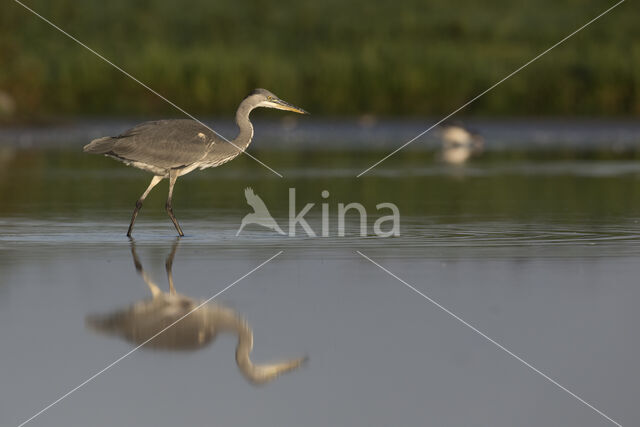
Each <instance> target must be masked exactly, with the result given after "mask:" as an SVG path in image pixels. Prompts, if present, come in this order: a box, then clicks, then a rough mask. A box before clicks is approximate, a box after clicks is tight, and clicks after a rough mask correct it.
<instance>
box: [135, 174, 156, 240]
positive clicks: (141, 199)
mask: <svg viewBox="0 0 640 427" xmlns="http://www.w3.org/2000/svg"><path fill="white" fill-rule="evenodd" d="M162 178H163V177H162V176H160V175H156V176H154V177H153V178H151V183H150V184H149V186H148V187H147V189H146V190H145V191H144V193H142V196H140V198H139V199H138V201H136V207H135V209H134V210H133V215H132V216H131V224H129V231H127V236H128V237H131V232H132V231H133V223H134V222H136V217H137V216H138V212H139V211H140V209H141V208H142V202H144V199H146V198H147V196H148V195H149V193H150V192H151V190H152V189H153V187H155V186H156V185H158V183H159V182H160V181H162Z"/></svg>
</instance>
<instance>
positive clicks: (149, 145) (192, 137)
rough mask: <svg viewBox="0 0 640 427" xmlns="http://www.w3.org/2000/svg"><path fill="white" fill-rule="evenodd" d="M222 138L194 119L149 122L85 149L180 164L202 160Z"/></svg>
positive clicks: (166, 164) (164, 164)
mask: <svg viewBox="0 0 640 427" xmlns="http://www.w3.org/2000/svg"><path fill="white" fill-rule="evenodd" d="M212 142H213V143H220V142H222V140H221V139H220V138H219V137H218V136H217V135H216V134H215V133H214V132H212V131H211V130H209V129H207V128H206V127H204V126H202V125H201V124H200V123H198V122H196V121H194V120H159V121H154V122H146V123H142V124H139V125H138V126H136V127H134V128H132V129H129V130H128V131H126V132H124V133H123V134H121V135H118V136H116V137H113V138H100V139H97V140H95V141H93V142H92V143H91V144H89V145H87V146H86V147H85V151H89V152H96V153H102V154H109V155H112V156H116V157H119V158H121V159H123V160H128V161H132V162H140V163H145V164H150V165H153V166H156V167H160V168H167V169H169V168H177V167H181V166H185V165H189V164H192V163H194V162H196V161H199V160H201V159H202V158H203V156H204V155H205V154H206V150H207V148H208V147H210V144H211V143H212Z"/></svg>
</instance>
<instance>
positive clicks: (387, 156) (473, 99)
mask: <svg viewBox="0 0 640 427" xmlns="http://www.w3.org/2000/svg"><path fill="white" fill-rule="evenodd" d="M624 1H625V0H620V1H619V2H618V3H616V4H614V5H613V6H611V7H610V8H609V9H607V10H605V11H604V12H602V13H601V14H600V15H598V16H596V17H595V18H593V19H592V20H591V21H589V22H587V23H586V24H584V25H583V26H581V27H580V28H578V29H577V30H575V31H574V32H572V33H571V34H569V35H568V36H566V37H565V38H563V39H562V40H560V41H559V42H557V43H556V44H554V45H553V46H551V47H550V48H548V49H546V50H544V51H542V52H541V53H539V54H538V55H537V56H535V57H534V58H533V59H531V60H529V61H528V62H526V63H525V64H524V65H521V66H520V67H518V68H517V69H515V70H514V71H512V72H511V73H510V74H508V75H507V76H506V77H504V78H502V79H501V80H499V81H498V82H496V83H494V84H493V85H492V86H491V87H489V88H488V89H486V90H485V91H484V92H482V93H480V94H479V95H476V96H475V97H474V98H472V99H470V100H469V101H467V102H466V103H465V104H463V105H462V106H460V107H458V108H457V109H456V110H454V111H453V112H451V113H449V114H448V115H446V116H445V117H443V118H442V119H440V120H438V121H437V122H436V123H435V124H433V125H431V126H430V127H429V128H427V129H426V130H424V131H422V132H420V133H419V134H418V135H417V136H415V137H413V138H411V139H410V140H409V141H407V142H405V143H404V144H402V145H401V146H400V147H398V148H396V149H395V150H393V151H392V152H391V153H389V154H387V155H386V156H384V157H383V158H382V159H380V160H378V161H377V162H375V163H374V164H372V165H371V166H369V167H368V168H367V169H365V170H363V171H362V172H360V173H359V174H358V175H357V176H356V178H360V177H361V176H362V175H364V174H365V173H367V172H369V171H370V170H371V169H373V168H375V167H376V166H378V165H379V164H380V163H382V162H384V161H385V160H387V159H388V158H389V157H391V156H393V155H394V154H396V153H397V152H398V151H400V150H402V149H403V148H405V147H406V146H407V145H409V144H411V143H412V142H414V141H415V140H417V139H418V138H420V137H421V136H422V135H424V134H425V133H427V132H429V131H430V130H431V129H433V128H435V127H436V126H438V125H439V124H440V123H442V122H444V121H445V120H447V119H448V118H449V117H451V116H453V115H454V114H456V113H457V112H458V111H460V110H462V109H463V108H465V107H467V106H468V105H469V104H471V103H473V102H475V101H476V100H477V99H478V98H480V97H482V96H484V95H485V94H486V93H487V92H490V91H491V90H493V89H494V88H495V87H496V86H498V85H500V84H501V83H503V82H504V81H506V80H508V79H509V78H511V77H513V76H514V75H515V74H517V73H519V72H520V71H522V70H523V69H524V68H526V67H527V66H529V65H530V64H532V63H533V62H535V61H537V60H538V59H540V58H541V57H542V56H544V55H546V54H547V53H549V52H550V51H551V50H552V49H554V48H556V47H557V46H559V45H561V44H562V43H564V42H566V41H567V40H569V39H570V38H571V37H573V36H575V35H576V34H578V33H579V32H580V31H582V30H584V29H585V28H586V27H588V26H589V25H591V24H593V23H594V22H595V21H597V20H598V19H600V18H602V17H603V16H604V15H606V14H607V13H609V12H611V11H612V10H613V9H615V8H616V7H618V6H619V5H621V4H622V3H624Z"/></svg>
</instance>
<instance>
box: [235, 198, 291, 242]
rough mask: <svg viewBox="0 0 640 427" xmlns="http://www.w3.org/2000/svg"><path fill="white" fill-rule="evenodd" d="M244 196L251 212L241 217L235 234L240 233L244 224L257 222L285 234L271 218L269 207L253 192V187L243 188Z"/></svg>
mask: <svg viewBox="0 0 640 427" xmlns="http://www.w3.org/2000/svg"><path fill="white" fill-rule="evenodd" d="M244 196H245V197H246V199H247V203H248V204H249V206H251V207H252V208H253V212H252V213H249V214H247V215H245V217H244V218H242V223H241V224H240V228H239V229H238V232H237V233H236V236H238V235H239V234H240V232H241V231H242V229H243V228H244V226H245V225H247V224H258V225H261V226H263V227H267V228H270V229H272V230H275V231H277V232H278V233H280V234H285V232H284V231H282V229H281V228H280V226H279V225H278V223H277V222H276V220H275V219H273V217H272V216H271V214H270V213H269V209H267V206H266V205H265V204H264V202H263V201H262V199H261V198H260V197H258V195H257V194H256V193H254V192H253V189H252V188H251V187H247V188H245V190H244Z"/></svg>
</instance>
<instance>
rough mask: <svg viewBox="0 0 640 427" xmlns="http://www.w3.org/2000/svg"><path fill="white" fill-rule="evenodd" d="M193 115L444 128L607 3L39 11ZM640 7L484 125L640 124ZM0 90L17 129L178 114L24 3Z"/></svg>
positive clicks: (1, 27)
mask: <svg viewBox="0 0 640 427" xmlns="http://www.w3.org/2000/svg"><path fill="white" fill-rule="evenodd" d="M28 4H29V5H30V6H31V7H33V8H34V9H36V10H37V11H38V12H40V13H42V14H43V15H44V16H46V17H48V18H50V19H51V20H52V21H54V22H55V23H56V24H58V25H60V26H61V27H62V28H64V29H65V30H67V31H69V32H70V33H72V34H74V35H75V36H77V37H78V38H79V39H81V40H83V41H85V42H86V43H87V44H89V45H90V46H92V47H93V48H95V49H96V50H98V51H99V52H101V53H103V54H104V55H105V56H106V57H108V58H110V59H112V60H113V61H114V62H115V63H117V64H119V65H121V66H122V67H123V68H125V69H126V70H127V71H129V72H130V73H132V74H133V75H135V76H137V77H138V78H140V79H141V80H142V81H144V82H147V83H148V84H149V85H150V86H152V87H153V88H154V89H156V90H158V91H159V92H160V93H162V94H163V95H165V96H167V98H169V99H171V100H173V101H175V102H176V103H177V104H178V105H180V106H182V107H184V108H185V109H187V110H188V111H190V112H192V113H194V114H208V115H211V114H230V113H231V112H232V111H233V109H234V108H235V107H236V105H237V103H238V102H239V100H240V99H241V98H242V97H243V96H244V95H245V94H246V92H247V91H248V90H249V89H250V88H253V87H257V86H262V87H266V88H269V89H271V90H273V91H274V92H276V93H277V94H279V95H281V96H282V97H283V98H285V99H289V100H291V102H294V103H296V104H299V105H302V106H304V107H305V108H308V109H309V110H310V111H312V112H313V113H316V114H328V115H344V114H348V115H351V114H362V113H372V114H378V115H400V114H403V115H415V116H417V115H439V114H446V113H448V112H450V111H452V110H453V109H455V108H457V107H458V106H459V105H461V104H463V103H464V102H466V101H467V100H468V99H470V98H472V97H473V96H475V95H477V94H478V93H480V92H482V91H483V90H485V89H486V88H488V87H489V86H491V85H492V84H493V83H494V82H496V81H498V80H499V79H501V78H502V77H504V76H505V75H506V74H508V73H509V72H511V71H512V70H514V69H516V68H517V67H519V66H520V65H522V64H523V63H525V62H526V61H528V60H529V59H531V58H532V57H534V56H535V55H537V54H538V53H539V52H541V51H543V50H544V49H546V48H548V47H549V46H550V45H552V44H553V43H555V42H557V41H558V40H559V39H561V38H562V37H564V36H566V35H567V34H569V33H570V32H572V31H573V30H574V29H576V28H578V27H579V26H581V25H583V24H584V23H585V22H586V21H588V20H589V19H591V18H592V17H594V16H596V15H597V14H598V13H600V12H601V11H603V10H604V9H606V8H607V7H608V6H610V5H612V4H613V2H609V1H595V0H593V1H578V0H572V1H566V2H553V1H551V0H544V1H539V2H529V1H524V0H516V1H503V0H500V1H491V2H476V1H472V0H455V1H445V0H432V1H429V2H425V1H423V0H402V1H388V0H383V1H377V2H370V1H362V0H355V1H350V2H339V1H335V0H328V1H323V2H307V1H291V0H282V1H279V2H273V1H263V0H260V1H256V0H253V1H245V2H238V1H228V0H219V1H212V0H192V1H189V2H185V3H176V2H174V1H168V0H156V1H144V2H127V1H123V0H113V1H110V2H104V3H97V2H76V1H72V0H55V1H48V0H47V1H44V0H37V1H30V2H28ZM639 12H640V7H638V5H637V4H634V3H632V2H625V3H623V4H622V5H621V6H619V7H618V8H617V9H616V10H614V11H613V12H611V14H610V15H607V16H605V17H603V18H602V19H601V20H600V21H598V22H596V23H594V24H593V25H592V26H590V27H588V28H587V29H585V30H584V31H583V32H581V33H579V34H578V35H576V36H575V37H574V38H572V39H571V40H569V41H568V42H567V43H566V44H564V45H562V46H560V47H558V48H557V49H555V50H553V51H552V52H551V53H549V54H548V55H546V56H545V57H543V58H542V59H540V60H539V61H538V62H536V63H535V64H533V65H531V66H530V67H528V68H526V69H525V70H524V71H522V72H521V73H520V74H518V75H517V77H514V78H513V79H511V80H509V81H507V82H505V83H504V84H503V85H501V86H500V87H499V88H497V89H496V90H495V91H493V92H491V94H490V95H488V96H486V97H484V98H482V99H480V100H479V101H478V102H476V103H474V104H473V105H472V106H471V107H470V108H469V109H468V110H467V112H468V113H470V114H482V115H536V114H540V115H550V114H563V115H640V27H639V26H638V25H637V17H638V16H640V14H639ZM0 61H1V64H2V67H0V90H3V91H5V92H6V93H8V94H9V95H10V96H11V97H12V98H13V99H14V100H15V102H16V105H17V117H23V118H31V117H38V116H47V115H59V114H62V115H73V114H82V115H92V114H118V115H120V114H165V113H169V112H171V111H172V109H171V107H170V106H168V105H167V104H165V103H164V102H163V101H161V100H159V99H157V98H156V97H155V96H154V95H152V94H150V93H148V92H146V91H145V89H143V88H141V87H140V86H138V85H137V84H136V83H134V82H132V81H131V80H129V79H128V78H126V77H125V76H123V75H121V74H120V73H119V72H117V71H116V70H114V69H112V68H111V67H109V66H108V65H107V64H105V63H103V62H102V61H100V60H99V59H98V58H96V57H95V56H93V55H92V54H91V53H89V52H87V51H86V50H84V49H82V48H81V47H80V46H78V45H77V44H75V43H73V42H72V41H71V40H69V39H67V38H66V37H64V36H63V35H62V34H60V33H58V32H56V31H55V30H54V29H53V28H51V27H49V26H48V25H47V24H45V23H44V22H43V21H41V20H39V19H38V18H36V17H35V16H33V15H31V14H30V13H29V12H27V11H26V10H25V9H23V8H22V7H20V6H19V5H17V4H15V3H13V2H3V3H2V5H0Z"/></svg>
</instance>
